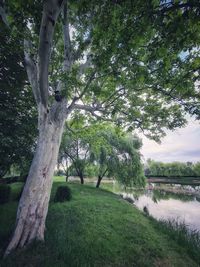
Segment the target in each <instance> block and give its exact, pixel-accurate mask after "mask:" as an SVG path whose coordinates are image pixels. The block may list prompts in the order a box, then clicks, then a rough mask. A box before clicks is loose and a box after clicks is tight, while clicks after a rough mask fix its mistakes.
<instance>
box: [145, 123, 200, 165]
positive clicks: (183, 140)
mask: <svg viewBox="0 0 200 267" xmlns="http://www.w3.org/2000/svg"><path fill="white" fill-rule="evenodd" d="M140 137H141V138H142V140H143V147H142V149H141V153H142V155H143V159H144V160H147V159H148V158H151V159H153V160H156V161H162V162H173V161H180V162H187V161H190V162H197V161H200V122H198V121H195V120H194V119H190V121H189V123H188V125H187V126H186V127H185V128H180V129H178V130H176V131H173V132H172V131H167V135H166V136H165V137H164V138H163V139H162V140H161V144H157V143H156V142H155V141H152V140H149V139H147V138H146V137H144V136H140Z"/></svg>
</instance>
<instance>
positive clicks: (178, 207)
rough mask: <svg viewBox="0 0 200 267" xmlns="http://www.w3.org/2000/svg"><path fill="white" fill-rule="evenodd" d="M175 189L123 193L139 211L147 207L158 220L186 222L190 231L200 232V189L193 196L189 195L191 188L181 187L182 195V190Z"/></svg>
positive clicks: (195, 190)
mask: <svg viewBox="0 0 200 267" xmlns="http://www.w3.org/2000/svg"><path fill="white" fill-rule="evenodd" d="M176 188H177V186H176ZM176 188H175V189H176ZM175 189H174V187H173V186H171V188H169V187H167V188H163V187H161V188H159V189H158V187H154V188H151V189H147V190H133V189H132V190H128V191H127V190H126V192H125V191H123V192H122V194H123V195H124V196H128V197H129V198H132V199H134V204H135V205H136V206H137V207H138V208H139V209H141V210H144V207H146V208H147V209H148V212H149V214H150V215H151V216H153V217H154V218H156V219H164V220H169V219H170V220H171V219H176V220H178V221H180V222H183V221H184V222H185V224H186V225H187V226H188V227H189V228H190V229H192V230H199V231H200V196H199V187H198V188H194V191H193V192H192V194H191V192H190V193H189V191H190V190H191V189H190V188H189V187H187V188H183V187H181V186H180V189H181V190H183V191H182V193H180V192H181V190H178V191H177V190H175ZM168 190H171V191H168ZM173 190H175V192H173ZM183 192H185V193H183Z"/></svg>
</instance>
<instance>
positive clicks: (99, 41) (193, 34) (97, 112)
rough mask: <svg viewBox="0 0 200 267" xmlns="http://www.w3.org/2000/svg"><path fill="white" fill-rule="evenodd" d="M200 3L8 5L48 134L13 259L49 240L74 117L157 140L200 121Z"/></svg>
mask: <svg viewBox="0 0 200 267" xmlns="http://www.w3.org/2000/svg"><path fill="white" fill-rule="evenodd" d="M199 6H200V4H199V1H187V2H186V1H162V2H160V1H155V0H154V1H153V0H152V1H145V0H142V1H141V0H140V1H131V0H126V1H110V0H109V1H108V0H107V1H103V0H102V1H95V0H93V1H85V0H80V1H70V0H68V1H67V0H45V1H43V2H42V1H39V0H36V1H31V0H28V1H25V2H24V1H22V0H14V1H10V0H9V1H6V2H5V3H4V1H2V3H1V7H0V17H1V20H2V21H3V22H4V23H6V24H7V25H8V26H9V27H10V28H11V29H12V34H15V35H17V36H18V38H19V39H20V41H21V46H23V47H24V61H23V62H21V64H23V65H24V67H25V68H26V72H27V76H28V80H29V83H30V85H31V87H32V91H33V95H34V98H35V101H36V105H37V111H38V130H39V135H38V141H37V148H36V152H35V155H34V158H33V161H32V165H31V167H30V170H29V175H28V178H27V182H26V184H25V187H24V191H23V193H22V196H21V199H20V202H19V207H18V212H17V218H16V226H15V231H14V233H13V235H12V238H11V241H10V243H9V245H8V248H7V250H6V253H5V255H7V254H9V253H10V252H11V251H12V250H13V249H15V248H17V247H24V246H26V245H27V244H29V243H30V242H31V241H32V240H35V239H37V240H44V230H45V220H46V215H47V211H48V203H49V196H50V191H51V187H52V176H53V172H54V168H55V164H56V161H57V156H58V150H59V146H60V142H61V136H62V132H63V126H64V122H65V121H66V120H67V119H68V118H69V115H70V114H72V113H73V112H74V111H76V110H81V112H82V113H83V114H85V115H87V114H90V115H92V116H93V118H94V119H101V120H107V121H112V122H115V123H117V124H118V125H123V126H124V127H126V129H129V130H130V131H131V130H134V129H140V130H141V131H143V132H144V134H145V135H147V136H148V137H150V138H154V139H156V140H158V139H159V138H160V137H162V136H163V134H164V130H165V129H174V128H176V127H180V126H183V125H184V124H185V122H186V120H185V114H186V113H189V114H191V115H194V116H196V117H197V118H199V115H200V111H199V88H198V80H199V49H198V47H199V41H200V31H199ZM105 29H106V30H105ZM195 84H196V87H195ZM27 112H28V111H27Z"/></svg>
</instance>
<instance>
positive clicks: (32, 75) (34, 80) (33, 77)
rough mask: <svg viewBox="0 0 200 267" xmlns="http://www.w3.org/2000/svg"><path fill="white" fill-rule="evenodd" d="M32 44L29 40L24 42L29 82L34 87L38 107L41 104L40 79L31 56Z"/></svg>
mask: <svg viewBox="0 0 200 267" xmlns="http://www.w3.org/2000/svg"><path fill="white" fill-rule="evenodd" d="M30 50H31V42H30V41H29V40H24V56H25V67H26V72H27V75H28V79H29V82H30V84H31V87H32V91H33V95H34V97H35V101H36V103H37V105H39V103H40V102H41V99H40V92H39V85H38V77H37V66H36V64H35V63H34V61H33V59H32V58H31V54H30Z"/></svg>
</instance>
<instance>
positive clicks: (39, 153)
mask: <svg viewBox="0 0 200 267" xmlns="http://www.w3.org/2000/svg"><path fill="white" fill-rule="evenodd" d="M60 106H62V103H55V105H54V106H53V107H52V109H51V111H50V112H49V113H46V115H45V113H44V114H43V119H41V121H40V129H39V138H38V143H37V149H36V152H35V155H34V159H33V162H32V165H31V168H30V171H29V175H28V178H27V182H26V184H25V187H24V190H23V193H22V197H21V199H20V203H19V206H18V211H17V219H16V227H15V231H14V234H13V236H12V239H11V241H10V243H9V246H8V248H7V250H6V252H5V256H6V255H8V254H9V253H10V252H11V251H12V250H14V249H15V248H18V247H24V246H25V245H26V244H29V243H30V242H31V241H32V240H35V239H36V240H44V230H45V220H46V215H47V211H48V203H49V198H50V192H51V187H52V177H53V173H54V169H55V165H56V161H57V156H58V151H59V147H60V142H61V136H62V132H63V125H64V116H60V114H63V112H62V111H61V110H60ZM63 106H64V105H63ZM58 113H59V117H57V114H58Z"/></svg>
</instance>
